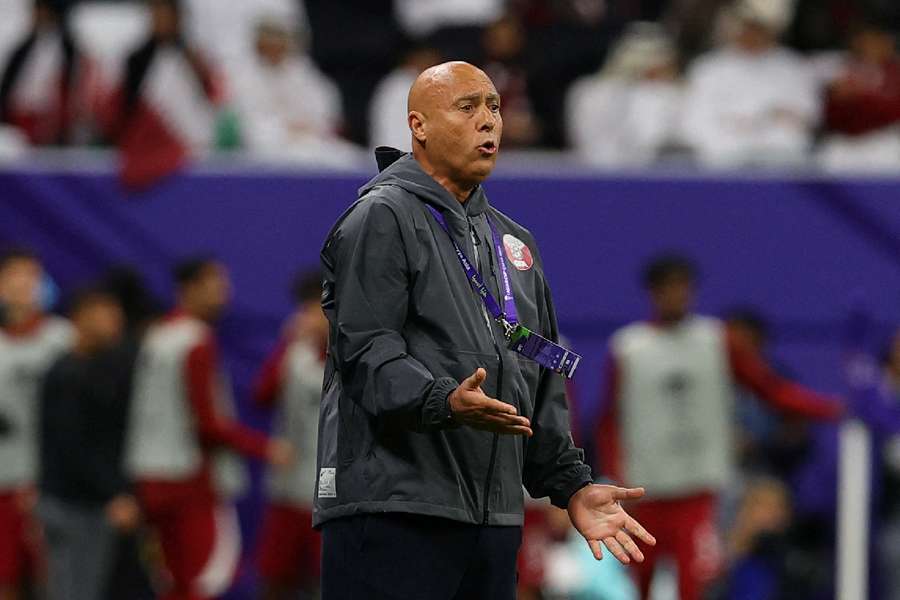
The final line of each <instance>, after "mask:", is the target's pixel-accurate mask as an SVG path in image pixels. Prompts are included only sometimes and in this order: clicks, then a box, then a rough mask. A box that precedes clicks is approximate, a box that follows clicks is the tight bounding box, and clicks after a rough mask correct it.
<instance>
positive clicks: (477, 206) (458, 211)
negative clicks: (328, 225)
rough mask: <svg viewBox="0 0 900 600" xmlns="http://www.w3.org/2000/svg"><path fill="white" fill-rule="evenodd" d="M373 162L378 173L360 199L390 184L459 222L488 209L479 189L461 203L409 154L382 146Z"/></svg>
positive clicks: (485, 199) (483, 195)
mask: <svg viewBox="0 0 900 600" xmlns="http://www.w3.org/2000/svg"><path fill="white" fill-rule="evenodd" d="M375 160H376V162H377V163H378V168H379V169H380V170H381V172H380V173H379V174H378V175H377V176H376V177H374V178H373V179H372V180H371V181H369V182H368V183H367V184H366V185H364V186H363V187H362V188H360V190H359V195H360V196H363V195H364V194H365V193H367V192H368V191H369V190H371V189H372V188H374V187H376V186H378V185H386V184H390V185H396V186H399V187H401V188H403V189H405V190H407V191H408V192H410V193H412V194H415V195H416V196H417V197H419V198H420V199H422V200H424V201H425V202H428V203H429V204H431V205H432V206H434V207H436V208H438V209H440V210H441V212H445V213H446V212H448V211H449V212H451V213H453V214H455V215H457V216H459V217H462V218H465V217H467V216H469V217H471V216H475V215H480V214H481V213H483V212H485V211H486V210H487V208H488V206H489V205H488V201H487V196H486V195H485V193H484V189H483V188H482V186H481V185H478V186H476V187H475V189H474V190H472V195H471V196H469V199H468V200H466V201H465V202H460V201H459V200H457V199H456V198H455V197H454V196H453V194H451V193H450V192H449V191H447V189H446V188H444V186H442V185H441V184H439V183H438V182H437V181H435V180H434V178H432V177H431V176H430V175H428V174H427V173H425V171H423V170H422V167H421V165H420V164H419V163H418V161H416V159H415V158H413V155H412V154H411V153H409V152H403V151H401V150H397V149H395V148H389V147H387V146H381V147H379V148H376V150H375Z"/></svg>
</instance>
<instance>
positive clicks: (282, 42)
mask: <svg viewBox="0 0 900 600" xmlns="http://www.w3.org/2000/svg"><path fill="white" fill-rule="evenodd" d="M256 52H257V54H258V55H259V57H260V58H261V59H262V60H264V61H265V62H267V63H268V64H270V65H273V66H277V65H280V64H281V63H283V62H284V61H285V59H287V58H288V56H289V54H290V52H291V38H290V35H289V34H287V33H286V32H279V31H274V30H263V31H260V32H259V34H258V35H257V38H256Z"/></svg>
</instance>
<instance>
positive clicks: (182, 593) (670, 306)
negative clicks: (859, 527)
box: [0, 248, 900, 600]
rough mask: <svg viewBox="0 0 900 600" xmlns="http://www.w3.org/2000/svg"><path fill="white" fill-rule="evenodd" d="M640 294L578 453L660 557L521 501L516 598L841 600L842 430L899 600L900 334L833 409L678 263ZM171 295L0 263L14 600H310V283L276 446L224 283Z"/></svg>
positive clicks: (2, 516)
mask: <svg viewBox="0 0 900 600" xmlns="http://www.w3.org/2000/svg"><path fill="white" fill-rule="evenodd" d="M640 276H641V281H642V283H643V285H644V288H645V289H646V291H647V299H648V304H649V306H650V313H649V318H648V319H647V320H643V321H638V322H635V323H631V324H628V325H625V326H624V327H622V328H621V329H619V330H618V331H617V332H615V333H614V334H613V335H612V337H611V338H610V341H609V355H608V359H607V365H606V371H607V372H606V374H605V377H604V381H605V388H604V391H603V394H602V398H601V399H600V402H599V407H600V415H599V418H598V420H597V422H596V424H593V422H592V423H588V422H584V421H582V420H581V419H580V418H579V417H578V412H577V410H576V411H575V412H573V415H574V422H573V430H574V431H575V433H576V436H577V437H580V438H581V439H580V440H579V442H580V444H581V445H583V446H585V447H587V448H589V449H592V450H591V452H590V456H591V457H592V458H593V459H594V460H593V462H594V467H595V473H596V474H597V476H598V477H600V476H602V477H603V478H605V480H607V481H609V480H612V481H616V482H622V483H626V484H632V483H638V482H639V483H641V484H643V485H646V486H647V489H648V495H647V497H646V498H645V499H644V500H642V501H641V502H639V503H638V504H636V505H634V506H632V507H631V508H630V510H631V511H632V512H633V514H635V515H636V516H637V517H638V518H639V519H641V521H643V522H644V523H645V524H646V525H647V527H648V528H649V529H651V530H652V531H653V532H654V534H655V535H656V537H657V540H658V542H659V543H658V545H657V547H656V548H654V549H649V548H648V549H646V550H645V553H646V556H647V560H646V561H645V562H644V563H643V564H641V565H632V569H631V573H629V567H625V566H622V565H620V564H618V563H617V562H616V561H614V560H604V561H600V562H598V561H596V560H595V559H594V558H593V555H592V553H591V551H590V549H589V548H588V547H587V545H586V544H585V543H584V541H583V540H582V539H581V538H580V537H579V536H578V534H577V532H576V531H575V530H574V529H573V528H572V527H571V525H570V524H569V520H568V516H567V514H566V513H565V511H562V510H560V509H557V508H554V507H552V506H551V505H550V504H549V503H546V502H539V501H531V502H530V503H529V504H528V505H527V506H528V507H527V509H526V516H525V529H524V535H523V545H522V548H521V552H520V556H519V563H518V581H519V597H520V598H522V599H523V600H538V599H543V600H554V599H555V600H566V599H570V600H637V599H638V598H644V599H647V598H654V599H659V598H679V599H680V600H695V599H696V600H739V599H753V600H781V599H785V598H794V599H795V598H805V599H817V598H823V599H824V598H831V597H833V594H834V584H835V582H834V567H833V565H834V562H835V559H836V556H835V549H836V539H835V537H836V534H835V506H834V501H833V500H831V501H829V500H828V498H829V497H832V496H833V495H834V493H835V490H836V489H837V487H838V482H837V481H836V480H835V477H836V476H835V474H834V472H833V470H829V468H828V466H827V465H828V463H829V461H830V460H831V458H829V456H830V454H829V452H833V451H834V450H835V449H834V448H831V449H829V448H823V447H821V441H820V439H819V438H820V437H821V436H817V435H816V428H817V427H819V425H817V423H821V424H823V426H827V425H829V424H831V426H833V425H834V424H836V423H839V422H840V421H841V420H842V419H844V418H845V417H847V416H851V415H852V416H855V417H857V418H859V419H862V420H863V421H864V422H865V423H867V424H868V425H869V427H870V428H871V430H872V432H873V439H874V447H875V452H874V453H873V459H872V461H873V462H872V473H873V484H872V494H871V496H872V501H871V513H872V514H871V522H872V535H871V543H870V545H871V548H872V554H871V561H870V563H871V565H870V571H871V573H870V579H871V589H872V592H871V594H870V595H869V597H870V598H878V599H884V600H891V599H892V598H900V581H898V580H897V577H896V568H895V565H896V557H897V555H898V552H897V549H898V548H900V497H898V495H897V485H898V481H900V461H898V451H897V449H898V444H900V442H898V440H900V437H898V434H900V330H898V331H897V332H896V333H894V334H892V335H891V336H890V337H889V338H888V341H887V343H886V344H885V343H884V341H885V336H884V335H881V336H878V335H875V338H877V339H879V340H880V342H879V343H878V344H876V345H875V346H876V347H877V346H879V345H880V346H882V347H880V348H877V350H879V351H881V354H879V353H878V352H877V351H873V349H872V344H871V339H870V338H872V335H873V325H872V324H871V323H868V322H867V321H866V320H865V318H864V317H862V316H859V315H857V316H852V317H851V318H850V319H849V323H850V325H849V326H848V332H849V333H848V338H847V343H846V346H847V349H848V361H847V365H846V368H847V373H848V376H847V379H848V382H849V386H848V389H849V390H850V392H849V393H848V395H847V397H845V398H840V399H838V398H833V397H829V396H825V395H822V394H819V393H816V392H814V391H812V390H810V389H808V388H805V387H803V386H801V385H799V384H797V383H794V382H792V381H791V380H790V378H789V372H788V369H786V368H784V367H783V366H781V365H779V364H778V363H777V361H773V360H771V359H770V358H769V353H768V351H767V341H768V340H769V338H770V331H769V329H768V326H767V324H766V322H765V320H764V318H763V317H761V316H760V315H758V314H756V313H755V312H754V311H753V310H752V309H747V308H735V309H733V310H730V311H728V312H727V314H726V315H725V316H724V317H723V318H722V319H716V318H711V317H707V316H703V315H698V314H696V313H694V311H693V304H694V301H695V296H696V294H697V292H698V290H697V266H696V265H695V264H693V263H692V262H691V261H690V260H689V259H688V258H686V257H684V256H679V255H665V256H661V257H658V258H656V259H654V260H653V261H651V262H650V263H648V264H647V265H646V267H645V269H644V271H643V272H642V273H641V274H640ZM172 279H173V283H174V289H175V298H174V302H173V303H172V306H171V307H169V308H168V309H165V310H164V309H162V308H161V304H160V303H159V302H158V301H157V300H156V299H154V298H153V296H152V295H151V294H150V293H149V292H148V291H147V289H146V288H145V287H144V285H143V283H142V280H141V276H140V274H139V272H137V271H136V270H134V269H132V268H128V267H119V268H114V269H112V270H110V271H109V272H108V273H107V274H105V275H104V276H103V277H101V278H100V279H98V280H97V281H94V282H90V283H88V284H87V285H85V286H83V287H79V288H78V289H72V290H63V292H62V294H59V290H55V287H54V285H53V283H52V279H51V278H50V276H49V275H48V274H47V273H46V271H45V270H44V268H43V266H42V263H41V260H40V257H38V256H37V255H35V254H34V253H32V252H30V251H29V250H27V249H24V248H12V249H8V250H6V251H5V252H4V253H3V254H2V255H0V308H2V312H0V599H2V600H18V599H26V598H31V599H34V600H45V599H46V600H58V599H60V600H101V599H110V600H113V599H115V600H120V599H122V598H129V599H134V600H139V599H141V598H148V599H149V598H153V597H158V598H163V599H166V600H200V599H207V598H215V597H218V596H219V595H220V594H222V593H224V592H225V591H226V590H227V589H228V588H229V586H231V585H232V583H233V581H234V580H235V578H236V576H237V575H238V573H239V570H243V571H244V575H246V572H247V570H248V568H249V570H251V571H252V572H253V573H255V574H256V575H257V577H256V579H257V580H258V583H259V585H258V586H257V589H256V591H255V592H249V591H247V590H246V589H245V593H246V594H249V595H246V596H245V595H242V596H240V597H242V598H243V597H254V598H260V599H262V600H269V599H272V600H275V599H283V598H315V597H316V593H317V579H318V574H319V561H320V546H319V544H320V540H319V536H318V534H317V533H316V532H315V531H314V530H313V529H312V527H311V512H310V509H311V507H310V504H311V500H312V495H313V490H314V487H315V481H316V475H315V456H316V445H317V431H318V404H319V398H320V395H321V386H322V377H323V373H324V364H325V361H326V360H327V359H326V356H325V347H326V343H327V336H328V324H327V321H326V319H325V317H324V315H323V312H322V310H321V306H320V287H321V283H320V278H319V276H318V274H317V273H315V272H309V273H307V272H303V273H300V274H299V275H298V276H297V278H296V280H295V281H294V282H293V283H292V284H291V285H290V286H289V287H290V293H291V296H292V298H293V300H294V302H295V309H294V311H293V312H292V313H291V314H290V315H288V316H287V317H286V319H285V321H284V325H283V327H282V331H281V335H280V339H278V340H275V339H273V340H272V341H271V348H272V349H271V352H270V354H269V356H268V357H267V358H266V359H265V360H264V361H263V360H261V361H260V362H259V364H258V367H257V376H256V381H255V384H254V387H253V392H252V394H253V399H254V401H255V403H256V407H257V408H258V409H259V410H261V411H268V412H270V414H271V415H272V426H271V433H264V432H262V431H257V430H254V429H252V428H250V427H247V426H246V425H244V424H242V422H241V421H240V419H238V417H237V416H236V415H237V413H236V412H235V407H236V405H235V402H234V399H233V397H232V388H231V383H230V380H229V376H228V371H227V369H226V368H225V366H224V365H225V363H224V361H223V360H222V359H221V356H220V350H219V347H218V344H217V334H216V330H217V329H216V324H217V321H218V320H219V318H220V317H221V316H222V315H223V313H224V312H225V311H226V309H227V307H228V304H229V301H230V298H231V295H232V289H231V283H230V277H229V273H228V268H227V266H226V265H225V264H223V263H222V262H220V261H219V260H216V259H215V258H214V257H208V256H199V257H193V258H189V259H186V260H183V261H180V262H179V263H178V264H177V265H175V266H174V268H173V271H172ZM54 290H55V291H54ZM58 296H61V298H62V301H61V302H58V301H56V300H55V299H54V298H55V297H58ZM51 306H55V309H54V310H52V311H51V309H50V307H51ZM881 333H884V332H881ZM242 458H243V459H253V460H257V461H261V463H262V464H265V465H268V466H267V467H266V476H265V479H264V481H265V483H264V485H265V493H264V497H265V499H266V503H265V506H264V508H263V510H262V511H261V512H254V513H253V514H252V517H251V518H253V519H254V520H256V525H255V526H252V527H250V528H249V529H250V530H251V531H257V532H258V533H257V537H256V539H252V540H244V541H243V542H242V541H241V539H240V537H241V533H240V532H241V528H240V527H239V526H238V519H237V515H236V513H235V509H234V502H235V501H236V500H237V499H238V498H240V497H242V496H243V495H244V494H246V492H247V486H248V479H247V472H246V464H245V460H242ZM860 468H866V465H860ZM245 525H246V523H245ZM242 548H243V550H242ZM242 556H243V557H244V558H245V559H246V557H247V556H249V557H251V558H252V566H249V567H248V565H247V564H244V566H243V567H239V564H240V562H241V560H242Z"/></svg>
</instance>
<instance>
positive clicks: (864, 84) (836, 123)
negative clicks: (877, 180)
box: [821, 20, 900, 171]
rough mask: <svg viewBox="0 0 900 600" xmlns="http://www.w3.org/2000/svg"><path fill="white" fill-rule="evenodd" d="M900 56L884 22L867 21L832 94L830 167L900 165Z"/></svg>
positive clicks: (825, 155)
mask: <svg viewBox="0 0 900 600" xmlns="http://www.w3.org/2000/svg"><path fill="white" fill-rule="evenodd" d="M898 124H900V55H898V53H897V48H896V41H895V39H894V36H893V34H892V33H891V32H890V31H888V30H887V29H885V28H884V26H882V25H881V24H880V22H879V21H875V20H872V21H867V22H865V23H863V24H861V25H860V26H859V27H858V28H857V29H856V30H855V32H854V33H853V34H852V36H851V38H850V56H849V57H848V59H847V61H846V63H845V64H844V65H843V67H842V69H841V72H840V74H839V75H838V77H837V79H835V81H833V82H832V83H831V85H830V86H829V88H828V91H827V93H826V109H825V125H826V130H827V132H828V133H829V134H830V135H828V137H827V138H826V140H825V142H824V146H823V148H822V154H821V161H822V164H823V166H824V167H825V168H827V169H829V170H838V171H840V170H854V171H868V170H893V171H896V170H898V169H900V125H898Z"/></svg>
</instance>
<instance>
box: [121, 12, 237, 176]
mask: <svg viewBox="0 0 900 600" xmlns="http://www.w3.org/2000/svg"><path fill="white" fill-rule="evenodd" d="M147 6H148V8H149V11H150V32H149V35H148V36H147V39H146V40H145V41H144V42H143V43H141V45H140V46H138V47H137V48H136V49H135V50H134V51H133V52H131V54H130V55H129V56H128V59H127V60H126V62H125V68H124V75H123V78H122V81H121V83H120V87H119V89H118V90H117V92H116V93H115V94H113V96H112V98H111V100H110V102H111V107H110V110H109V111H108V118H109V119H111V121H110V122H109V123H108V126H109V128H110V133H111V135H112V136H113V137H114V139H115V141H116V143H117V144H118V146H119V149H120V151H121V153H122V166H121V168H122V179H123V181H124V182H125V183H126V184H127V185H129V186H132V187H140V186H145V185H149V184H151V183H153V182H155V181H156V180H157V179H159V178H161V177H164V176H166V175H168V174H170V173H172V172H174V171H175V170H177V169H178V168H180V167H182V166H183V165H184V164H185V163H186V162H187V161H188V160H189V159H190V158H191V157H192V156H195V155H202V154H203V153H205V152H207V151H209V150H210V149H211V148H212V146H213V144H214V138H215V120H216V107H217V105H218V104H219V103H220V102H221V101H222V99H223V98H224V88H223V83H222V80H221V78H220V76H219V75H218V74H217V73H216V71H215V70H214V69H213V68H212V66H211V65H210V63H209V62H208V61H207V60H206V58H205V57H204V56H203V55H202V53H201V52H200V51H199V50H198V49H197V48H195V47H194V46H192V45H191V44H190V43H189V41H188V40H187V39H186V37H185V33H184V30H185V26H184V23H183V14H182V12H183V11H182V8H181V2H180V1H179V0H147Z"/></svg>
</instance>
